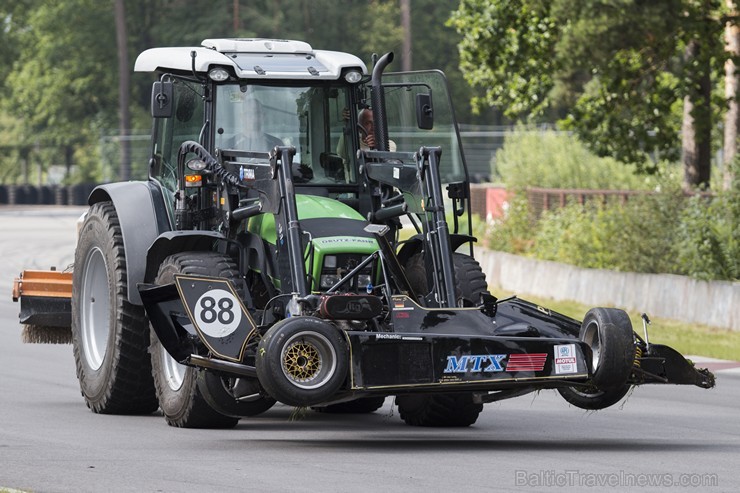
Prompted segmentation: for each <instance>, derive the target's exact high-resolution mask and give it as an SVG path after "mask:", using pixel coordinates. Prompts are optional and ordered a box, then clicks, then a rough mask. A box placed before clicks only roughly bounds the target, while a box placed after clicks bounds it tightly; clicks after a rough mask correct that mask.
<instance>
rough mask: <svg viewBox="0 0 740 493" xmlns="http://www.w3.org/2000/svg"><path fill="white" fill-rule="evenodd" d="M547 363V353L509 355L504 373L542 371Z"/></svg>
mask: <svg viewBox="0 0 740 493" xmlns="http://www.w3.org/2000/svg"><path fill="white" fill-rule="evenodd" d="M545 361H547V353H530V354H510V355H509V361H507V362H506V371H542V370H543V369H544V368H545Z"/></svg>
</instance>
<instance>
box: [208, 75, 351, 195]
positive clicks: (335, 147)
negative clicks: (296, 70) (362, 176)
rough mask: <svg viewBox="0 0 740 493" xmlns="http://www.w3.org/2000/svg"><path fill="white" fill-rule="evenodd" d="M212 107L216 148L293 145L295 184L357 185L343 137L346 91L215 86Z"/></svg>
mask: <svg viewBox="0 0 740 493" xmlns="http://www.w3.org/2000/svg"><path fill="white" fill-rule="evenodd" d="M215 104H216V119H215V125H214V130H215V136H214V144H215V147H216V148H220V149H234V150H241V151H252V152H269V151H271V150H272V149H273V148H274V147H275V146H281V145H287V146H293V147H295V149H296V155H295V157H294V160H293V162H294V163H297V164H294V169H295V168H299V169H300V170H302V173H300V176H301V177H302V178H301V179H300V180H298V181H299V182H303V183H307V184H322V185H330V184H349V183H353V182H355V179H354V176H353V173H352V172H351V171H350V170H349V169H348V168H349V166H348V161H349V160H348V159H347V157H348V156H352V155H353V153H352V152H351V150H350V148H349V147H348V146H350V145H351V142H349V140H350V139H348V138H346V137H345V136H346V135H347V132H348V130H347V127H348V125H349V124H348V122H347V121H346V120H345V118H346V111H345V110H344V109H345V108H347V107H348V105H349V96H348V89H347V88H346V87H342V86H303V87H295V86H274V85H273V86H262V85H258V84H227V85H220V86H218V88H217V90H216V97H215Z"/></svg>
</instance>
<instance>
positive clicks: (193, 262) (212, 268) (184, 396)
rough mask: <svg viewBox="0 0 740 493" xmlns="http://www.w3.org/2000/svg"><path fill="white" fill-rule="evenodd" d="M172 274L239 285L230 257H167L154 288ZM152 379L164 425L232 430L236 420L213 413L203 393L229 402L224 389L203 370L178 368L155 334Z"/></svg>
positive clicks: (169, 280) (201, 254) (205, 254)
mask: <svg viewBox="0 0 740 493" xmlns="http://www.w3.org/2000/svg"><path fill="white" fill-rule="evenodd" d="M175 274H193V275H202V276H210V277H222V278H225V279H230V280H232V281H236V286H239V285H240V280H239V274H238V270H237V268H236V265H235V264H234V262H233V261H232V260H231V258H230V257H226V256H224V255H220V254H217V253H213V252H183V253H178V254H175V255H170V256H169V257H167V258H166V259H165V260H164V262H162V264H161V265H160V267H159V272H158V274H157V278H156V280H155V284H158V285H162V284H169V283H172V282H174V276H175ZM150 351H151V359H152V375H153V377H154V385H155V388H156V392H157V399H158V400H159V407H160V408H161V409H162V413H163V414H164V417H165V419H166V420H167V424H169V425H170V426H176V427H180V428H233V427H234V426H236V424H237V423H238V422H239V418H237V417H234V416H227V415H225V414H222V413H220V412H218V411H216V410H215V409H214V408H213V407H212V406H211V405H210V404H209V402H208V399H207V398H206V396H205V395H204V393H203V391H202V389H203V388H207V389H212V390H213V392H214V393H222V395H218V394H217V397H216V398H217V399H226V400H227V401H228V399H229V398H231V399H232V400H235V399H234V398H233V396H229V395H227V389H226V387H225V386H223V385H216V384H215V383H214V382H213V380H212V379H213V378H218V379H219V380H220V378H219V377H218V376H216V375H208V374H206V372H205V371H204V370H199V369H196V368H192V367H187V366H184V365H181V364H179V363H178V362H177V361H175V359H174V358H172V356H170V355H169V353H167V350H166V349H165V348H164V347H163V346H162V343H160V342H159V339H158V338H157V334H156V333H155V332H154V331H153V330H152V331H151V349H150ZM199 380H200V381H201V383H200V385H199Z"/></svg>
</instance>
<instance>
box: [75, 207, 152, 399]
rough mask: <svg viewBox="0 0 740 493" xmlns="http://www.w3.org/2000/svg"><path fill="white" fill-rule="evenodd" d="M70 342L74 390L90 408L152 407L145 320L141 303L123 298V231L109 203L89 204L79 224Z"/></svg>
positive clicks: (124, 293)
mask: <svg viewBox="0 0 740 493" xmlns="http://www.w3.org/2000/svg"><path fill="white" fill-rule="evenodd" d="M72 344H73V351H74V357H75V364H76V369H77V379H78V380H79V383H80V390H81V392H82V396H83V397H84V399H85V403H86V404H87V406H88V407H89V408H90V409H91V410H92V411H93V412H95V413H104V414H148V413H152V412H154V411H156V409H157V399H156V396H155V393H154V383H153V381H152V370H151V364H150V361H149V354H148V352H147V348H148V346H149V324H148V322H147V319H146V315H145V313H144V309H143V307H141V306H137V305H133V304H131V303H130V302H129V300H128V285H127V273H126V256H125V252H124V248H123V234H122V232H121V226H120V223H119V221H118V215H117V214H116V210H115V208H114V207H113V204H112V203H110V202H100V203H97V204H94V205H93V206H92V207H91V208H90V210H89V211H88V213H87V216H86V217H85V220H84V222H83V224H82V227H81V228H80V235H79V241H78V243H77V248H76V249H75V269H74V274H73V280H72Z"/></svg>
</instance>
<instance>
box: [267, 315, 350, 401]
mask: <svg viewBox="0 0 740 493" xmlns="http://www.w3.org/2000/svg"><path fill="white" fill-rule="evenodd" d="M348 366H349V350H348V349H347V341H346V339H345V338H344V336H343V334H342V333H341V331H340V330H339V329H337V328H336V327H334V326H333V325H331V324H329V323H328V322H326V321H324V320H321V319H318V318H313V317H292V318H288V319H286V320H282V321H280V322H278V323H277V324H275V325H273V326H272V327H271V328H270V329H269V330H268V331H267V333H266V334H265V335H264V337H263V338H262V340H261V341H260V345H259V350H258V356H257V376H258V377H259V381H260V383H261V384H262V386H263V387H264V388H265V390H267V392H268V393H269V394H270V395H271V396H272V397H274V398H275V399H277V400H278V401H280V402H282V403H284V404H288V405H289V406H312V405H315V404H320V403H321V402H324V401H326V400H328V399H329V398H330V397H331V396H333V395H334V394H335V393H336V392H337V391H338V390H339V389H340V387H341V386H342V385H343V384H344V381H345V379H346V377H347V371H348Z"/></svg>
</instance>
